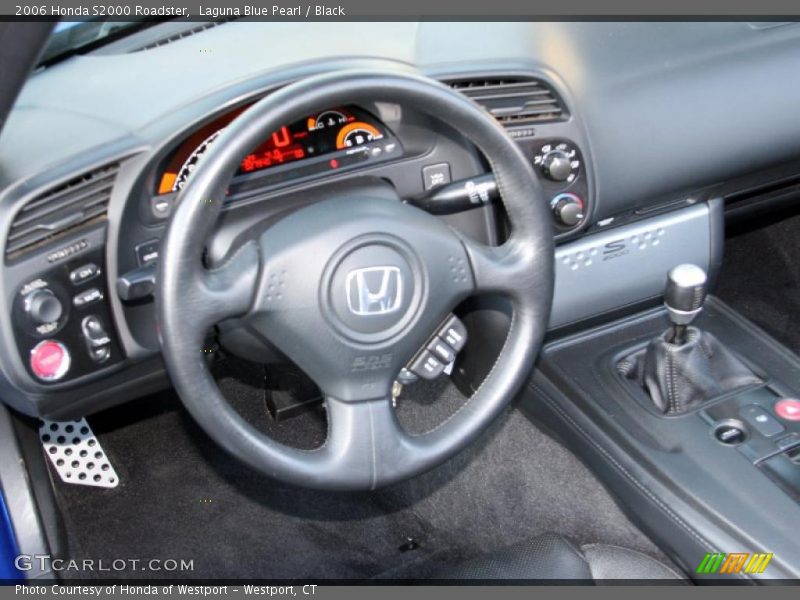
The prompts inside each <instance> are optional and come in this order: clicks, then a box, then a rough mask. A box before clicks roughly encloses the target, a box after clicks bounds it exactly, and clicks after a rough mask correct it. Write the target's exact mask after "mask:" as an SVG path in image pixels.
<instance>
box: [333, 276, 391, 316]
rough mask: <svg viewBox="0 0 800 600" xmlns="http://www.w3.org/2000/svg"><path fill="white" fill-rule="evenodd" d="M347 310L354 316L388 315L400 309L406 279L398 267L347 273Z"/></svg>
mask: <svg viewBox="0 0 800 600" xmlns="http://www.w3.org/2000/svg"><path fill="white" fill-rule="evenodd" d="M345 286H346V288H347V308H349V309H350V312H351V313H353V314H354V315H360V316H366V315H388V314H391V313H393V312H396V311H398V310H400V305H401V304H402V301H403V277H402V275H401V274H400V269H398V268H397V267H367V268H365V269H354V270H352V271H350V272H349V273H348V274H347V279H346V281H345Z"/></svg>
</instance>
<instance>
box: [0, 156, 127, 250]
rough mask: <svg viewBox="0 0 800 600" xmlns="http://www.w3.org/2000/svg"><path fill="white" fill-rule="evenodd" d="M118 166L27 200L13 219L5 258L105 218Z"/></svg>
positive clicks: (79, 178)
mask: <svg viewBox="0 0 800 600" xmlns="http://www.w3.org/2000/svg"><path fill="white" fill-rule="evenodd" d="M118 168H119V165H117V164H113V165H107V166H105V167H102V168H100V169H96V170H94V171H90V172H89V173H86V174H84V175H82V176H81V177H76V178H75V179H72V180H70V181H68V182H67V183H65V184H62V185H60V186H58V187H55V188H53V189H51V190H48V191H47V192H45V193H43V194H40V195H39V196H36V197H35V198H33V199H32V200H29V201H28V202H27V203H26V204H25V205H24V206H23V207H22V209H21V210H20V211H19V212H18V213H17V214H16V216H15V217H14V221H13V222H12V223H11V230H10V231H9V234H8V240H7V242H6V256H7V257H8V256H11V255H15V254H18V253H20V252H22V251H24V250H27V249H29V248H31V247H33V246H38V245H40V244H43V243H44V242H48V241H50V240H52V239H54V238H56V237H59V236H62V235H64V234H65V233H67V232H69V231H71V230H73V229H75V228H76V227H80V226H82V225H85V224H88V223H94V222H98V221H101V220H103V219H105V217H106V212H107V210H108V201H109V198H110V197H111V188H112V187H113V185H114V178H115V177H116V176H117V169H118Z"/></svg>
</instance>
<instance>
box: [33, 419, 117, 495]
mask: <svg viewBox="0 0 800 600" xmlns="http://www.w3.org/2000/svg"><path fill="white" fill-rule="evenodd" d="M39 439H40V440H41V441H42V446H43V447H44V451H45V454H47V456H48V457H49V458H50V462H51V463H52V464H53V467H55V470H56V473H58V475H59V477H61V481H63V482H64V483H74V484H76V485H90V486H94V487H104V488H115V487H117V486H118V485H119V477H118V476H117V472H116V471H115V470H114V467H113V466H112V465H111V461H110V460H109V459H108V456H107V455H106V453H105V450H103V447H102V446H101V445H100V441H99V440H98V439H97V438H96V437H95V435H94V432H93V431H92V428H91V427H89V423H87V422H86V419H80V420H77V421H48V420H46V419H43V420H42V425H41V427H39Z"/></svg>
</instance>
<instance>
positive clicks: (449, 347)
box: [401, 315, 467, 383]
mask: <svg viewBox="0 0 800 600" xmlns="http://www.w3.org/2000/svg"><path fill="white" fill-rule="evenodd" d="M466 343H467V328H466V327H464V324H463V323H462V322H461V320H460V319H459V318H458V317H457V316H455V315H450V316H449V317H448V318H447V319H446V320H445V322H444V323H443V324H442V325H441V326H440V327H439V329H438V331H437V332H436V333H435V334H434V335H433V336H431V338H430V339H429V340H428V343H427V344H426V345H425V347H424V348H423V349H422V350H420V352H419V353H418V354H417V355H416V357H414V359H413V360H412V361H411V363H410V364H409V365H408V367H407V368H405V369H403V372H405V373H406V374H408V373H410V374H411V375H415V376H417V377H421V378H422V379H436V378H437V377H439V375H441V374H442V373H444V372H445V370H446V369H447V366H448V365H449V364H451V363H452V362H453V361H455V359H456V355H457V354H458V353H459V352H460V351H461V349H462V348H463V347H464V344H466ZM402 379H404V380H403V381H401V383H411V382H412V380H411V379H410V378H409V377H408V375H404V376H403V377H402Z"/></svg>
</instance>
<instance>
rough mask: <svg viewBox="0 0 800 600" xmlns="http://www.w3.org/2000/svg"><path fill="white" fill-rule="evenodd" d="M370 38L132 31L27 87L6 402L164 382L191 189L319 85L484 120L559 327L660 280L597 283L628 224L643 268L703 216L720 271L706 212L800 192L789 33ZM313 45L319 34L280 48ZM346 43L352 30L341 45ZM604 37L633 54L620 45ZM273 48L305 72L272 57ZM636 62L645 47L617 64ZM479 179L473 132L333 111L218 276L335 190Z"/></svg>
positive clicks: (89, 401)
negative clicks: (176, 251) (159, 270)
mask: <svg viewBox="0 0 800 600" xmlns="http://www.w3.org/2000/svg"><path fill="white" fill-rule="evenodd" d="M357 25H358V24H352V25H351V24H325V23H303V24H282V25H280V26H278V25H275V24H270V23H236V22H234V23H224V24H220V25H217V26H215V27H210V28H209V27H203V28H202V29H199V30H198V31H197V32H194V33H192V32H184V33H186V35H182V36H180V37H179V38H178V40H177V41H173V42H170V43H166V44H163V45H160V46H157V47H153V48H146V49H141V48H139V47H138V46H137V43H138V42H137V40H136V39H135V38H136V36H132V39H123V40H120V41H118V42H115V43H114V44H111V45H110V46H109V47H108V48H105V49H103V51H101V52H98V53H96V54H92V55H89V56H83V57H80V56H79V57H75V58H73V59H70V60H68V61H65V62H64V63H61V64H58V65H55V66H53V67H51V68H48V69H45V70H43V71H41V72H38V73H35V74H34V75H33V76H32V77H31V78H30V80H29V82H28V84H27V85H26V87H25V88H24V89H23V91H22V94H21V96H20V98H19V100H18V102H17V105H16V107H15V108H14V110H13V111H12V114H11V116H10V118H9V121H8V123H7V125H6V127H5V129H4V131H3V132H2V135H0V155H1V156H3V160H2V163H1V164H0V167H2V168H0V206H2V211H0V234H2V236H3V237H2V242H3V253H4V254H3V256H4V259H3V262H2V267H1V268H0V275H1V276H2V282H3V285H2V289H3V292H2V296H1V297H0V353H1V355H2V356H3V357H4V358H3V360H2V363H1V364H0V370H1V371H2V373H0V394H2V395H3V398H4V400H6V401H7V402H9V403H10V404H12V405H14V406H15V407H16V408H18V409H19V410H21V411H23V412H25V413H28V414H34V415H46V416H50V417H54V418H56V417H58V418H71V416H73V415H74V416H82V415H83V414H86V413H87V412H88V411H92V410H96V409H97V408H98V407H102V406H107V405H108V404H109V403H114V402H121V401H124V400H126V399H130V398H133V397H136V396H137V395H140V394H143V393H146V392H147V391H148V390H155V389H160V388H163V387H164V386H165V385H168V382H167V379H166V377H165V372H164V368H163V363H162V361H161V358H160V353H159V343H158V332H157V331H156V327H155V318H154V304H153V300H152V295H151V293H152V285H153V280H152V277H153V272H154V268H155V265H157V262H158V254H159V243H160V240H161V238H162V237H163V234H164V231H165V228H166V224H167V222H168V220H169V216H170V214H171V211H172V209H173V208H174V206H175V203H176V202H178V201H179V199H180V190H181V188H182V187H183V186H184V185H185V183H186V182H187V181H188V180H189V179H190V178H191V176H192V172H193V170H194V169H195V167H196V165H197V164H199V163H200V162H201V161H202V159H203V154H204V153H205V152H206V151H207V149H208V148H209V147H210V146H212V145H213V144H214V143H215V142H216V140H217V139H218V138H219V135H220V133H221V132H222V131H223V130H224V128H225V127H226V126H227V125H228V124H229V123H230V122H231V121H232V120H233V119H235V118H236V117H237V116H238V115H239V114H241V112H242V111H244V110H246V109H247V108H248V107H250V106H251V105H252V104H253V103H254V102H257V101H258V100H259V99H260V98H262V97H263V96H264V95H266V94H269V93H270V92H271V91H274V90H276V89H278V88H280V87H282V86H283V85H286V84H288V83H290V82H292V81H296V80H297V79H300V78H303V77H305V76H308V75H311V74H315V73H320V72H325V71H329V70H333V69H359V68H364V67H367V68H370V69H385V70H395V71H418V72H421V73H423V74H426V75H428V76H430V77H433V78H435V79H438V80H440V81H441V82H442V83H443V84H445V85H449V86H451V87H452V88H453V89H455V90H456V91H458V92H460V93H463V94H465V95H467V96H469V97H471V98H472V99H473V100H474V101H476V102H478V103H479V104H482V105H483V106H484V108H486V110H488V111H490V113H491V114H493V115H494V116H495V117H496V118H497V119H498V121H499V122H500V124H501V125H502V126H503V127H505V128H506V130H507V132H508V134H509V136H511V137H512V138H513V139H514V140H515V141H516V142H517V144H518V146H519V148H520V150H521V151H522V152H523V154H524V155H525V156H526V158H527V159H528V160H529V161H530V164H531V166H532V167H533V168H534V170H535V172H536V174H537V176H538V178H539V181H540V183H541V185H542V189H543V191H544V198H543V201H544V202H547V203H548V204H549V206H550V208H551V214H552V225H553V231H554V234H555V236H556V241H557V244H558V248H559V254H557V256H558V257H559V260H560V261H561V262H562V268H563V269H565V270H566V272H567V273H568V275H563V276H562V281H566V279H565V278H566V277H567V276H569V277H572V278H573V279H571V280H570V283H569V292H568V293H566V292H565V293H564V294H562V295H561V296H559V297H557V298H556V310H558V307H562V313H563V314H566V315H567V316H565V317H564V322H567V321H569V320H571V319H578V318H581V315H583V316H586V315H587V314H590V313H591V312H592V304H593V302H594V301H593V298H592V296H591V293H590V292H591V290H590V289H589V288H595V287H596V288H598V289H600V288H603V287H604V286H612V285H616V287H617V288H618V289H622V288H624V289H623V293H622V294H621V295H617V296H613V295H612V296H609V297H611V298H613V299H614V301H615V302H617V304H620V303H622V304H624V303H625V301H626V295H625V293H624V291H625V290H628V289H634V290H635V293H636V294H638V295H639V296H642V295H646V294H648V293H649V291H648V290H649V288H647V289H643V288H642V287H641V285H640V284H638V283H635V282H641V281H645V280H648V281H649V279H648V277H649V275H650V273H649V272H647V271H646V269H647V265H648V260H649V264H657V263H658V260H655V259H647V258H637V257H636V255H634V254H628V257H629V259H630V260H631V261H634V259H635V262H631V263H629V264H628V265H627V266H626V267H625V268H621V269H620V270H619V272H617V273H614V274H613V277H612V276H610V275H609V273H608V272H606V271H598V270H597V269H599V267H600V265H601V264H602V263H603V262H604V259H605V256H604V255H603V252H604V250H603V248H604V247H605V244H607V243H608V244H616V246H615V247H616V248H620V240H622V241H624V240H625V239H626V238H625V237H624V236H625V235H626V234H625V233H624V232H625V231H627V230H626V229H625V228H626V227H633V228H637V229H636V231H637V233H636V234H635V235H634V234H631V237H636V238H637V246H636V250H637V251H638V250H640V249H641V248H640V246H645V245H647V244H644V243H643V242H642V243H639V241H638V238H639V237H641V238H642V240H644V239H645V236H648V237H647V238H646V239H647V240H648V243H650V242H649V240H650V236H655V237H654V240H655V241H661V244H662V246H661V247H662V248H675V247H679V246H681V242H682V241H683V239H682V237H681V236H682V235H683V234H680V235H678V236H677V238H676V239H674V240H668V239H667V238H663V241H662V240H659V239H658V235H659V233H658V232H659V231H660V230H662V229H664V228H661V227H658V226H653V225H652V224H651V223H650V222H649V221H648V219H652V218H654V216H655V215H660V214H670V215H674V214H676V213H678V212H679V211H682V210H685V209H689V210H691V211H692V212H691V215H692V216H693V220H692V221H691V222H692V227H694V228H695V229H692V232H699V233H698V234H697V235H694V240H695V245H694V246H693V247H695V248H697V251H698V252H704V253H705V254H709V255H710V254H713V252H714V251H713V249H711V248H709V246H711V245H713V244H714V243H716V242H717V241H718V240H716V238H718V234H719V232H716V233H715V232H713V231H712V232H711V233H709V225H708V220H709V218H710V217H709V216H708V213H709V210H710V209H709V210H705V209H704V210H701V208H698V207H705V206H706V205H708V206H712V204H713V203H712V200H713V199H715V198H719V197H723V196H725V195H727V194H730V193H733V192H736V191H739V190H741V189H746V188H748V189H749V188H753V187H757V186H759V185H762V184H766V183H767V182H774V181H777V180H780V179H781V178H782V177H787V176H789V175H795V174H797V173H800V167H798V164H797V158H796V157H797V156H800V125H797V126H795V125H792V123H795V121H796V120H794V119H787V118H784V117H785V115H787V114H788V115H793V113H794V110H795V107H796V102H797V101H798V100H800V97H798V92H797V90H796V89H794V88H793V87H791V86H790V84H789V83H788V82H787V78H785V77H783V76H782V73H784V72H785V70H786V68H788V67H790V66H791V65H794V64H796V60H797V59H798V57H800V48H798V45H797V44H796V43H794V42H795V40H796V39H798V32H797V28H795V27H786V28H775V29H767V30H764V29H759V30H754V29H753V30H751V29H748V28H747V26H746V25H745V24H743V23H725V24H710V25H709V24H702V25H705V26H704V27H697V25H698V24H683V25H679V24H672V26H674V27H675V28H676V29H675V31H674V32H673V33H674V36H673V38H670V39H671V41H670V42H669V43H668V42H666V41H655V40H662V38H659V37H658V36H656V35H654V34H655V33H657V32H654V29H659V30H660V29H661V28H663V27H666V26H667V24H636V23H622V24H612V23H593V24H581V23H491V24H475V23H458V24H444V23H385V24H374V26H372V27H370V28H368V30H366V31H364V30H363V28H359V27H357ZM191 26H192V24H183V25H181V27H186V28H188V27H191ZM300 26H302V27H303V28H305V29H313V31H314V34H315V35H309V36H306V38H307V39H308V40H309V42H308V43H307V44H304V45H301V46H300V47H298V46H297V45H296V44H292V45H289V44H285V43H284V42H285V41H286V39H289V38H291V36H292V35H294V34H296V27H300ZM351 26H352V28H353V31H352V33H353V34H354V35H343V31H342V29H343V28H344V29H347V28H348V27H351ZM164 27H167V26H166V25H165V26H164ZM169 27H175V25H174V24H172V25H169ZM265 28H268V29H269V32H270V34H271V35H269V36H265V35H264V29H265ZM152 33H153V32H152V31H151V32H150V34H152ZM167 33H168V32H166V31H165V35H167ZM345 33H346V32H345ZM356 33H358V35H355V34H356ZM170 35H172V34H170ZM610 35H613V36H615V37H617V38H618V39H620V40H622V42H621V43H620V44H618V45H613V46H614V47H613V48H611V47H609V45H608V44H607V43H606V41H607V39H609V36H610ZM476 39H479V40H491V41H492V43H480V44H476V43H473V42H472V41H474V40H476ZM664 39H666V38H664ZM471 40H472V41H471ZM623 42H624V43H623ZM209 47H213V48H215V51H214V52H201V51H200V49H202V48H209ZM281 47H283V48H287V47H292V48H293V52H292V54H291V55H281V54H280V53H277V52H274V51H272V49H274V48H281ZM631 47H636V48H641V49H642V51H641V52H637V53H630V52H628V53H626V52H624V51H623V49H624V48H631ZM364 48H369V52H368V54H365V51H364ZM243 56H246V57H248V58H247V59H246V60H242V58H241V57H243ZM743 56H746V57H747V62H746V63H745V62H743V61H742V60H740V59H741V58H742V57H743ZM665 57H667V58H669V61H665ZM157 63H158V64H174V65H175V66H176V68H175V69H170V70H169V71H170V72H169V73H166V70H163V69H153V68H152V65H153V64H157ZM667 63H668V64H667ZM665 64H666V65H667V66H666V67H665V66H664V65H665ZM620 65H624V66H625V68H624V69H621V68H620ZM132 73H134V74H136V77H132V76H131V74H132ZM743 80H747V81H749V82H750V84H751V85H750V87H748V88H747V89H746V90H742V89H741V86H740V82H741V81H743ZM75 82H81V84H80V85H75ZM754 86H755V87H757V88H758V90H759V91H758V92H757V93H756V92H752V89H753V87H754ZM787 86H788V87H787ZM153 90H159V91H158V93H155V92H153ZM732 91H735V92H736V94H732V93H731V92H732ZM767 96H768V97H767ZM698 98H701V100H702V101H699V100H697V99H698ZM521 99H522V101H521ZM767 101H769V105H770V107H771V111H770V112H769V114H767V113H765V114H763V115H762V117H761V118H760V120H759V121H758V124H757V125H756V124H753V123H751V122H750V121H746V122H743V121H742V119H741V114H744V112H747V110H748V109H749V107H752V106H753V105H763V104H764V103H765V102H767ZM711 107H713V108H711ZM734 122H735V123H737V127H734V128H732V127H731V126H730V124H731V123H734ZM787 123H789V124H790V125H787ZM488 173H489V168H488V165H487V164H486V162H485V161H484V159H483V157H482V156H481V154H480V153H479V152H478V151H477V150H476V149H475V148H474V147H472V146H471V145H470V144H469V143H467V142H466V140H465V138H464V135H463V132H459V131H454V130H451V129H448V128H447V127H445V126H443V125H442V124H441V123H439V122H438V121H437V120H436V119H435V118H434V117H431V116H427V115H423V114H420V113H418V112H416V111H413V110H410V109H409V108H408V107H405V106H402V105H399V104H387V103H374V102H372V103H371V102H358V103H353V104H348V105H344V106H334V107H327V108H323V107H320V110H319V111H317V112H315V113H312V114H308V115H307V116H306V117H305V118H303V119H301V120H299V121H297V122H294V123H286V124H285V125H284V126H283V127H281V128H280V129H279V130H278V131H275V132H273V133H272V135H270V136H269V137H268V138H267V139H264V140H263V141H262V142H261V143H260V144H259V145H258V146H257V147H255V148H253V149H252V151H251V152H250V153H249V154H247V155H246V156H244V157H242V162H241V164H240V167H239V169H238V171H237V172H236V174H235V175H234V176H233V178H232V180H231V184H230V186H229V189H228V191H227V193H226V198H225V208H224V210H223V213H222V216H221V218H220V222H219V224H218V231H217V232H216V235H215V237H214V240H213V243H211V244H210V245H209V248H208V260H209V262H211V263H214V262H216V261H219V260H222V259H223V258H224V257H225V256H226V254H227V253H228V252H229V251H230V250H231V249H232V248H235V247H236V246H237V244H240V243H241V242H242V240H243V239H247V236H248V235H249V233H250V232H251V231H252V230H253V228H254V227H256V226H257V225H258V224H259V223H264V222H268V221H270V220H273V219H279V218H281V216H282V215H285V214H287V213H288V212H291V211H292V210H295V209H297V208H298V207H301V206H304V205H306V204H307V203H309V202H313V201H316V200H319V199H321V198H324V197H325V195H326V193H328V192H329V191H330V190H340V189H342V188H347V186H350V185H352V184H354V183H357V184H358V185H359V186H373V187H374V188H375V189H379V188H380V187H381V186H385V185H389V186H391V188H392V189H394V190H395V191H396V192H397V194H399V195H400V197H402V198H405V199H414V198H420V197H426V196H427V195H430V194H432V193H434V192H435V191H436V190H437V189H438V190H442V189H446V188H448V186H455V187H458V186H461V187H464V188H465V189H466V188H468V186H470V185H472V186H473V188H471V189H474V186H475V185H477V184H476V182H478V181H479V180H480V178H481V177H485V176H486V175H487V174H488ZM682 214H685V213H682ZM694 217H696V219H695V218H694ZM442 218H443V219H445V220H446V221H447V222H448V223H450V224H451V225H452V226H453V227H457V228H459V229H460V230H461V231H463V232H464V233H465V234H467V235H470V236H473V237H475V238H477V239H480V240H481V241H484V242H486V243H490V244H494V243H499V242H501V241H502V239H503V238H504V236H505V235H507V233H508V232H507V229H506V224H505V218H504V213H503V209H502V205H501V204H500V203H499V202H490V203H478V204H476V205H475V206H474V207H472V208H469V210H463V211H459V212H457V213H454V214H447V215H443V216H442ZM715 218H716V217H715ZM684 221H685V219H684V220H681V219H680V218H674V219H672V221H670V223H673V222H674V223H676V224H677V225H675V227H680V228H682V227H685V226H684V225H681V223H683V222H684ZM714 227H716V225H715V226H714ZM712 229H713V227H712ZM681 231H686V229H682V230H681ZM666 235H667V237H668V236H669V235H670V230H669V228H667V229H666ZM594 236H607V237H602V238H600V237H594ZM600 239H602V243H600V242H598V241H597V240H600ZM715 240H716V241H715ZM670 244H676V245H674V246H671V245H670ZM683 246H685V244H683ZM649 247H650V249H651V250H653V249H654V248H655V245H654V244H650V246H649ZM622 248H623V250H620V251H615V252H616V253H615V254H614V257H615V258H616V257H617V256H622V255H621V254H620V252H623V251H624V252H626V253H627V252H628V250H625V249H624V248H625V245H624V244H623V245H622ZM598 251H599V252H600V254H596V253H597V252H598ZM617 264H620V265H622V264H623V263H622V262H621V261H620V262H618V263H617ZM589 267H591V268H589ZM642 269H645V271H643V270H642ZM625 277H629V278H630V279H631V283H625V282H627V281H628V279H626V278H625ZM658 277H661V275H660V273H659V274H658ZM557 278H558V275H557ZM587 282H591V285H589V284H588V283H587ZM120 285H122V288H121V287H120ZM637 285H639V287H638V288H637V287H636V286H637ZM659 285H660V284H659ZM123 288H124V292H125V293H121V291H122V290H123ZM565 306H569V307H570V308H569V310H568V311H564V310H563V307H565ZM598 306H599V305H598Z"/></svg>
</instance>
